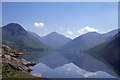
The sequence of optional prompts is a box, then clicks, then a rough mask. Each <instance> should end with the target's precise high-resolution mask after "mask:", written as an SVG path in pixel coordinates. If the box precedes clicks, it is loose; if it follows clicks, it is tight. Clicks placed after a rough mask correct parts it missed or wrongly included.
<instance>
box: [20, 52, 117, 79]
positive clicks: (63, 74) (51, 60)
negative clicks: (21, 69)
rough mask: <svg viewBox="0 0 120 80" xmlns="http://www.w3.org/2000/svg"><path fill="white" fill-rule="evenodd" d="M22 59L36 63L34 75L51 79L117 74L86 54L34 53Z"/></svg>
mask: <svg viewBox="0 0 120 80" xmlns="http://www.w3.org/2000/svg"><path fill="white" fill-rule="evenodd" d="M20 58H24V59H27V60H29V61H35V62H36V63H37V64H36V65H35V66H33V67H30V68H31V69H33V71H32V72H31V74H32V75H35V76H39V77H49V78H114V77H116V76H117V75H116V73H115V72H114V71H113V70H112V69H111V68H110V67H109V66H107V65H105V64H104V63H102V62H100V61H99V60H97V59H95V58H93V57H91V56H89V55H88V54H86V53H75V52H63V51H53V52H34V53H32V54H30V55H23V56H21V57H20Z"/></svg>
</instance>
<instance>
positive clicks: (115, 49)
mask: <svg viewBox="0 0 120 80" xmlns="http://www.w3.org/2000/svg"><path fill="white" fill-rule="evenodd" d="M119 44H120V32H119V33H118V34H116V35H115V36H114V37H113V38H111V39H110V40H108V41H106V42H104V43H102V44H100V45H98V46H95V47H93V48H91V49H89V50H87V53H88V54H89V55H92V56H93V57H95V58H97V59H100V60H102V61H103V59H104V61H103V62H105V61H107V63H108V64H109V65H111V66H112V67H113V69H114V70H115V71H116V72H117V73H118V74H119V75H120V65H119V62H120V45H119Z"/></svg>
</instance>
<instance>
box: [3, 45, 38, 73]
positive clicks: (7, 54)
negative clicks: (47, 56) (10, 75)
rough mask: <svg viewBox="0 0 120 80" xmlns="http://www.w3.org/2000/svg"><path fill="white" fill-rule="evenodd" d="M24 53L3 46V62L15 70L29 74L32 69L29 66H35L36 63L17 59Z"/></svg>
mask: <svg viewBox="0 0 120 80" xmlns="http://www.w3.org/2000/svg"><path fill="white" fill-rule="evenodd" d="M23 54H24V53H21V52H20V53H18V52H17V51H15V50H13V49H12V48H10V47H9V46H7V45H4V44H3V45H2V62H3V63H5V64H9V65H10V66H11V67H12V68H13V69H14V70H20V71H24V72H27V73H29V72H30V71H32V69H30V68H29V66H34V65H35V64H36V63H35V62H29V61H26V60H25V59H17V57H18V56H20V55H23Z"/></svg>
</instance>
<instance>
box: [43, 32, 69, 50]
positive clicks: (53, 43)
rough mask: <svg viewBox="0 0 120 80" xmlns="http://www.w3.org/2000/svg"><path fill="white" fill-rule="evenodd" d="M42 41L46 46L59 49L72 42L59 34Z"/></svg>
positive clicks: (45, 37)
mask: <svg viewBox="0 0 120 80" xmlns="http://www.w3.org/2000/svg"><path fill="white" fill-rule="evenodd" d="M41 41H42V42H43V43H45V44H46V45H48V46H50V47H51V48H53V49H57V48H59V47H61V46H63V45H64V44H66V43H68V42H69V41H71V39H70V38H67V37H65V36H64V35H61V34H58V33H57V32H52V33H50V34H48V35H46V36H44V37H42V38H41Z"/></svg>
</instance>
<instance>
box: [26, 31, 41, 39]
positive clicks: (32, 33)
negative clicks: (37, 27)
mask: <svg viewBox="0 0 120 80" xmlns="http://www.w3.org/2000/svg"><path fill="white" fill-rule="evenodd" d="M27 32H28V33H29V34H31V35H32V36H33V37H36V38H38V39H39V40H41V38H42V37H40V36H39V35H38V34H36V33H34V32H30V31H27Z"/></svg>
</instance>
